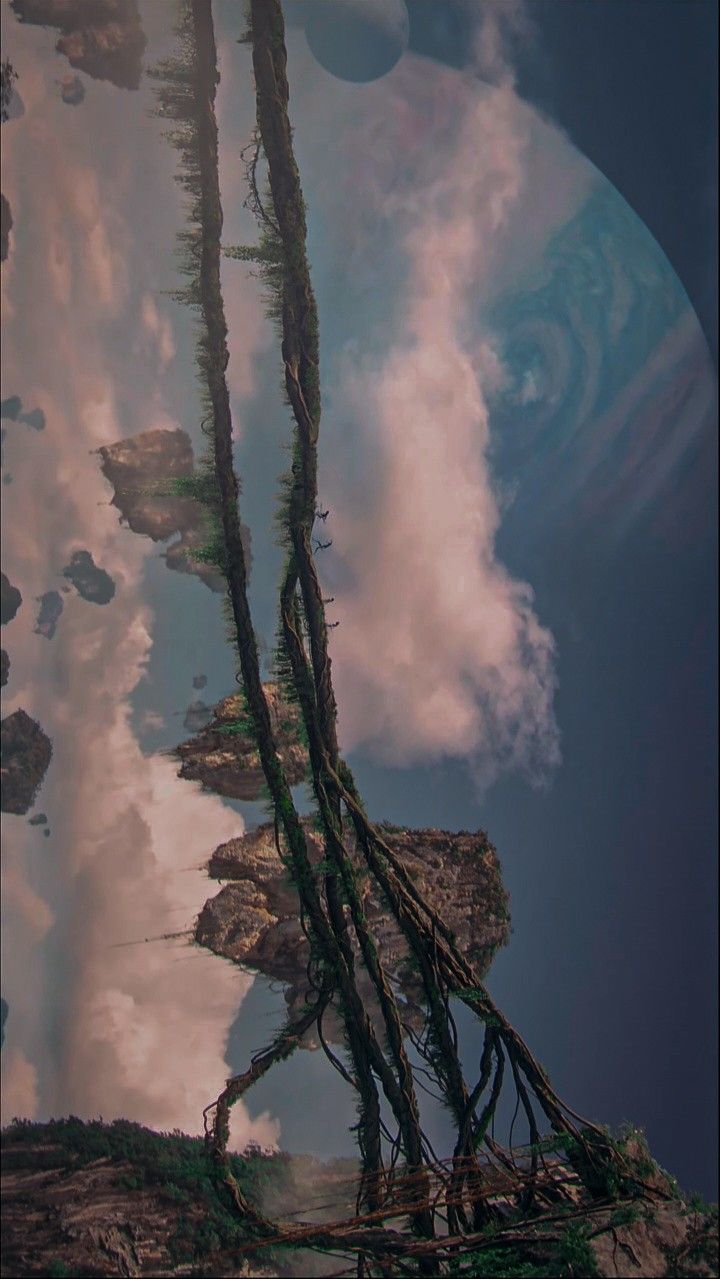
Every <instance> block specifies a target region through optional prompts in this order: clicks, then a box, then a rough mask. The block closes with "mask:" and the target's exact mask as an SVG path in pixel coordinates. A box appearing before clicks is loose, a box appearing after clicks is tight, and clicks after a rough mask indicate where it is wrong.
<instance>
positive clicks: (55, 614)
mask: <svg viewBox="0 0 720 1279" xmlns="http://www.w3.org/2000/svg"><path fill="white" fill-rule="evenodd" d="M38 603H39V605H40V609H39V612H38V616H37V622H36V623H35V627H34V631H35V634H36V635H44V636H45V639H52V637H53V635H54V634H55V631H56V629H57V624H58V622H59V621H60V617H61V615H62V611H63V607H64V605H63V598H62V595H61V594H60V592H59V591H45V594H44V595H40V596H39V597H38Z"/></svg>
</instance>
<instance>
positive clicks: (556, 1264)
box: [0, 1119, 718, 1279]
mask: <svg viewBox="0 0 720 1279" xmlns="http://www.w3.org/2000/svg"><path fill="white" fill-rule="evenodd" d="M641 1146H642V1148H641V1149H640V1151H639V1157H640V1160H641V1162H642V1164H643V1166H644V1168H645V1169H646V1170H648V1169H649V1171H645V1174H644V1175H645V1179H646V1186H647V1190H646V1191H645V1192H643V1193H641V1194H640V1195H639V1196H637V1197H636V1198H635V1199H634V1200H632V1201H631V1202H627V1201H626V1202H625V1203H624V1204H622V1205H621V1206H613V1204H612V1203H610V1204H608V1205H606V1206H603V1205H598V1204H597V1203H595V1202H593V1203H590V1202H588V1201H587V1199H583V1197H582V1194H580V1195H579V1196H578V1198H577V1201H576V1202H575V1203H574V1204H573V1205H571V1206H570V1207H571V1211H569V1212H568V1216H567V1217H566V1218H565V1220H563V1216H562V1214H561V1213H560V1212H558V1213H556V1214H555V1215H554V1216H553V1215H552V1214H551V1215H550V1216H549V1218H547V1220H546V1222H545V1223H543V1222H538V1221H537V1219H536V1217H535V1216H534V1215H533V1214H532V1213H531V1214H530V1215H529V1216H524V1217H523V1216H522V1215H516V1216H515V1217H514V1218H513V1220H512V1222H511V1223H510V1224H509V1225H508V1226H507V1227H506V1228H505V1229H502V1228H501V1227H499V1228H498V1229H496V1230H495V1232H494V1235H493V1237H490V1236H489V1232H486V1237H485V1238H482V1236H480V1237H479V1242H478V1246H477V1249H476V1251H473V1252H470V1251H468V1252H465V1254H464V1257H463V1268H462V1270H461V1269H460V1267H459V1266H458V1269H457V1273H458V1274H460V1273H462V1274H466V1275H517V1276H523V1279H536V1277H537V1279H543V1277H545V1279H546V1277H547V1276H550V1275H561V1274H562V1275H566V1276H569V1277H570V1279H573V1277H574V1279H579V1277H580V1276H590V1275H595V1276H600V1277H601V1279H604V1277H607V1279H620V1277H621V1276H624V1277H625V1279H627V1276H629V1275H632V1276H635V1277H637V1279H666V1277H667V1279H669V1277H670V1276H688V1277H698V1279H699V1277H700V1276H712V1275H717V1273H718V1271H717V1254H718V1246H717V1209H716V1208H714V1207H711V1206H710V1205H705V1204H701V1203H699V1202H697V1201H695V1202H693V1201H690V1202H688V1201H687V1200H686V1199H684V1198H683V1197H682V1196H681V1195H680V1194H679V1192H678V1190H677V1188H676V1187H675V1186H674V1185H673V1183H672V1182H671V1181H670V1179H668V1178H667V1177H666V1176H665V1175H664V1174H663V1173H662V1171H661V1170H660V1169H658V1167H657V1165H656V1164H654V1162H653V1161H652V1160H651V1159H650V1158H649V1156H648V1154H647V1148H646V1147H644V1143H641ZM626 1150H629V1143H626ZM2 1155H3V1159H2V1210H3V1231H2V1240H1V1244H0V1248H1V1251H0V1274H2V1275H3V1276H8V1279H22V1277H24V1276H30V1275H33V1276H35V1275H36V1276H48V1275H55V1276H67V1277H68V1279H69V1277H70V1276H86V1275H87V1276H90V1275H124V1276H141V1275H148V1276H157V1277H158V1279H159V1277H160V1276H166V1275H186V1276H187V1275H206V1276H210V1275H215V1276H219V1277H220V1276H226V1277H227V1279H230V1277H231V1276H238V1279H239V1277H240V1276H258V1277H262V1279H265V1277H267V1279H271V1277H272V1276H275V1279H283V1277H284V1276H291V1275H295V1276H298V1277H299V1276H304V1277H305V1279H311V1277H313V1276H319V1275H322V1274H328V1275H329V1274H338V1273H343V1274H345V1273H348V1274H349V1273H355V1267H354V1266H353V1268H352V1270H350V1268H348V1269H347V1270H343V1269H339V1268H338V1267H339V1266H340V1267H341V1266H342V1265H343V1262H342V1260H341V1259H340V1258H339V1257H338V1255H337V1250H336V1251H335V1253H334V1255H333V1253H330V1254H327V1255H325V1256H322V1255H318V1254H317V1253H313V1252H310V1251H309V1250H302V1249H292V1248H287V1247H285V1248H283V1249H276V1248H275V1249H273V1248H272V1247H270V1248H268V1247H263V1245H262V1241H261V1240H259V1239H258V1238H257V1236H255V1238H254V1240H253V1237H252V1236H251V1235H250V1234H249V1232H248V1231H247V1229H246V1228H244V1226H243V1223H242V1221H241V1220H239V1219H238V1217H237V1215H235V1214H234V1213H233V1212H232V1211H231V1210H229V1201H228V1198H227V1196H226V1195H224V1194H223V1193H222V1191H221V1190H220V1191H218V1189H217V1188H216V1182H215V1179H214V1173H213V1169H212V1166H211V1165H210V1164H209V1162H208V1160H207V1158H206V1156H205V1154H204V1151H203V1146H202V1142H201V1141H200V1140H199V1139H197V1138H190V1137H184V1136H182V1134H180V1133H174V1134H173V1135H172V1136H166V1135H161V1134H159V1133H154V1132H151V1131H150V1130H149V1129H147V1128H142V1127H140V1125H139V1124H131V1123H128V1122H127V1121H125V1120H117V1121H116V1122H115V1123H113V1124H102V1123H97V1122H96V1123H87V1124H84V1123H82V1122H81V1121H80V1120H79V1119H67V1120H56V1121H52V1122H50V1123H47V1124H34V1123H27V1122H25V1123H16V1124H13V1125H11V1126H10V1128H7V1129H5V1131H4V1132H3V1134H2ZM233 1172H234V1174H235V1176H236V1177H237V1179H238V1182H239V1184H240V1187H241V1189H242V1190H243V1192H244V1193H245V1194H246V1195H247V1196H248V1197H249V1198H250V1199H251V1200H252V1201H254V1202H255V1203H258V1204H259V1205H260V1206H261V1207H262V1208H263V1209H264V1210H265V1211H266V1212H267V1213H268V1214H269V1215H270V1216H271V1217H272V1218H273V1219H275V1220H278V1219H279V1220H280V1221H282V1222H284V1223H287V1228H292V1227H293V1226H294V1225H297V1224H298V1223H299V1222H300V1223H303V1222H309V1221H310V1222H325V1223H327V1222H329V1221H338V1220H343V1219H347V1218H348V1217H351V1216H352V1214H353V1211H354V1201H355V1195H356V1191H357V1165H356V1164H355V1163H354V1162H353V1161H350V1160H336V1161H333V1162H332V1163H328V1164H322V1163H320V1161H318V1160H316V1159H311V1158H308V1157H305V1156H300V1157H290V1156H287V1155H282V1154H276V1155H270V1156H267V1155H262V1154H260V1153H259V1152H256V1151H254V1152H248V1153H247V1154H246V1155H245V1156H244V1157H240V1156H234V1157H233ZM568 1172H569V1170H568ZM541 1177H542V1173H541ZM570 1177H572V1174H571V1173H570ZM653 1188H656V1189H657V1190H659V1194H653V1193H652V1190H653ZM393 1226H395V1228H397V1222H390V1227H391V1228H392V1227H393ZM407 1238H408V1246H410V1245H411V1244H412V1243H413V1242H414V1240H413V1237H412V1235H409V1234H408V1236H407ZM253 1243H254V1244H255V1246H254V1247H253V1248H252V1251H250V1252H244V1255H243V1256H242V1257H237V1258H236V1259H233V1250H234V1249H236V1248H238V1247H247V1245H248V1244H253ZM408 1263H409V1264H408V1265H407V1266H405V1267H403V1269H400V1267H398V1271H399V1273H403V1272H406V1273H408V1274H410V1273H417V1270H416V1269H415V1268H414V1267H413V1268H412V1269H411V1267H412V1265H413V1263H412V1262H411V1261H410V1260H409V1258H408ZM401 1264H402V1261H401ZM392 1270H393V1273H395V1266H394V1265H393V1267H392ZM388 1273H389V1271H388ZM443 1273H447V1271H443Z"/></svg>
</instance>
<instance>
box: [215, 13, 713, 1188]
mask: <svg viewBox="0 0 720 1279" xmlns="http://www.w3.org/2000/svg"><path fill="white" fill-rule="evenodd" d="M408 7H409V10H410V18H411V25H410V47H411V49H414V50H415V51H416V52H420V53H423V54H425V55H427V56H431V57H435V58H437V59H438V60H441V61H447V62H448V63H451V64H454V65H462V64H463V62H464V61H465V60H466V51H467V49H468V42H469V26H468V22H469V21H472V20H473V16H474V11H473V10H472V9H471V7H469V6H454V5H452V4H450V3H448V4H443V5H442V6H440V5H429V4H427V3H425V2H424V0H409V4H408ZM529 13H530V15H531V18H532V20H533V25H534V30H533V32H532V38H531V39H530V40H528V39H527V38H526V39H525V40H523V41H518V44H517V47H516V49H515V51H514V62H515V65H516V67H517V71H518V84H519V89H520V92H521V94H522V95H523V96H525V97H526V98H528V99H529V100H530V101H531V102H532V103H533V104H534V105H537V106H539V107H541V108H542V109H543V110H544V111H545V112H546V113H547V114H548V115H549V116H550V118H551V119H553V120H554V121H555V122H556V123H558V124H560V125H561V126H562V127H563V128H564V130H565V131H566V132H567V133H568V135H569V136H570V138H571V139H572V141H573V142H574V143H575V144H576V145H577V147H578V148H579V149H580V150H581V151H582V152H583V153H584V154H585V155H586V156H587V157H588V158H589V159H590V160H592V162H593V163H594V164H595V165H596V166H597V167H598V168H599V169H600V170H601V172H602V173H603V174H605V175H606V176H607V177H608V178H610V180H611V181H612V183H613V184H614V186H615V187H616V188H617V189H618V190H619V191H620V193H621V194H622V195H623V196H624V197H625V199H626V200H627V201H628V203H629V204H630V205H631V207H632V208H633V209H634V210H635V212H636V213H637V214H638V215H639V216H640V218H641V219H642V220H643V221H644V222H645V224H646V225H647V227H648V228H649V230H650V231H651V232H652V234H653V236H654V237H655V239H656V240H657V241H658V243H659V244H660V246H661V248H662V249H663V250H664V251H665V253H666V254H667V257H668V258H669V260H670V262H671V264H672V266H673V267H674V268H675V271H676V272H677V273H678V275H679V277H680V280H681V282H682V284H683V285H684V287H685V289H686V291H687V293H688V295H689V297H690V300H691V302H692V303H693V305H694V307H695V309H696V311H697V313H698V316H699V319H700V321H701V324H702V327H703V330H704V332H705V334H706V337H707V338H708V340H709V343H710V345H711V346H712V348H713V349H714V350H716V341H717V328H716V321H715V309H716V294H717V289H716V278H715V277H716V271H715V266H714V264H715V262H716V254H715V235H716V226H715V224H716V201H715V167H714V155H715V144H716V132H717V130H716V120H717V115H716V107H715V87H716V57H715V44H716V40H715V34H716V29H717V15H716V11H715V7H714V6H713V5H712V4H709V3H704V2H703V0H690V2H689V3H688V4H681V3H666V2H665V0H656V2H651V0H646V2H644V3H636V2H635V0H625V2H624V3H622V4H621V3H612V0H604V2H603V3H573V2H568V3H562V4H560V3H558V2H557V0H550V2H549V3H546V2H545V0H534V3H532V4H531V5H530V6H529ZM652 297H653V298H656V297H659V294H653V295H652ZM648 305H649V306H652V302H648ZM638 323H645V322H641V321H640V320H638ZM699 358H700V360H701V361H702V355H700V357H699ZM658 403H659V404H660V405H662V401H659V402H658ZM670 403H671V404H672V401H670ZM680 411H681V405H680V406H679V407H678V413H680ZM715 412H716V410H711V412H710V415H709V416H708V417H706V418H705V422H704V427H703V429H702V431H701V432H700V433H699V435H698V437H697V439H696V441H695V444H694V446H693V448H692V449H691V450H690V451H689V453H688V455H687V456H686V458H685V462H684V469H683V470H682V471H681V472H680V471H679V472H678V473H677V474H676V476H675V487H674V488H672V487H671V488H669V489H668V491H666V492H665V493H664V494H663V495H662V503H661V505H662V518H659V517H658V513H657V511H655V515H654V517H653V518H654V519H655V523H656V524H657V521H658V519H659V527H660V529H661V532H660V534H659V535H658V532H657V527H655V528H654V527H653V526H652V521H649V522H648V521H643V520H642V519H640V520H639V521H634V522H633V520H630V522H629V531H627V532H626V534H625V535H623V536H622V537H620V536H618V537H615V529H614V527H613V521H614V523H615V524H617V526H618V528H619V527H620V525H621V524H622V523H623V521H624V520H625V518H626V515H627V510H628V509H629V508H631V506H632V504H633V502H634V500H635V498H636V492H635V490H634V489H633V487H632V483H630V484H626V486H625V488H624V489H623V490H622V492H621V494H620V496H618V495H617V494H616V497H615V502H616V506H615V509H614V511H613V508H612V506H611V508H610V512H609V514H608V513H607V512H606V516H605V518H606V525H605V527H603V526H602V522H601V520H598V519H595V520H593V519H592V518H590V517H587V518H586V517H585V516H584V515H583V512H582V510H581V509H580V507H578V506H577V505H575V506H574V507H573V509H572V513H571V516H570V518H569V520H568V521H566V522H565V523H564V524H563V523H562V521H560V522H559V523H558V522H554V521H553V517H552V514H551V512H552V509H553V507H554V506H555V503H556V501H557V491H556V479H557V477H556V476H554V475H553V473H552V469H551V467H549V466H547V465H544V463H543V461H542V459H541V460H540V461H539V463H538V465H539V466H540V468H541V470H540V481H539V483H538V485H537V487H536V488H534V489H533V490H532V492H531V498H532V499H534V500H535V501H536V505H537V514H536V516H535V518H533V517H532V515H531V514H529V512H528V506H527V502H526V503H525V504H523V501H522V497H523V489H522V484H523V480H522V477H521V481H520V483H521V489H520V496H519V499H518V501H516V503H515V504H514V505H513V506H511V507H510V510H509V511H508V512H507V513H506V516H505V518H504V521H503V524H502V527H501V530H500V535H499V539H498V552H499V555H500V558H501V560H502V562H503V563H505V564H506V565H507V567H508V568H509V570H510V571H511V572H512V573H513V574H514V575H517V576H519V577H521V578H523V579H524V580H526V581H528V582H530V583H531V584H532V587H533V589H534V591H535V598H536V605H537V612H538V615H539V617H540V618H541V620H542V622H543V623H544V624H545V625H547V626H549V628H550V629H551V631H552V633H553V635H554V636H555V639H556V642H557V654H558V657H557V669H558V678H559V686H558V693H557V698H556V711H557V717H558V721H559V724H560V727H561V732H562V751H563V763H562V766H561V767H560V769H559V770H558V771H557V773H556V775H555V776H554V778H553V780H552V783H551V785H550V786H549V787H548V789H546V790H542V791H533V790H532V789H531V788H530V787H529V786H528V785H527V783H526V782H524V781H523V780H521V779H518V778H507V779H504V780H501V781H500V782H497V783H496V784H495V785H494V786H493V787H492V788H491V789H490V790H489V791H488V792H487V793H486V794H485V795H484V796H482V795H479V794H478V792H477V791H476V789H475V788H474V786H473V784H472V782H471V781H470V779H469V777H468V773H467V770H466V769H465V768H464V766H463V765H461V764H457V763H450V762H448V763H446V764H445V765H441V766H438V765H432V766H428V767H427V768H415V769H413V770H411V771H397V770H391V769H388V768H385V767H381V766H378V765H376V764H374V763H372V762H371V761H370V760H369V759H368V758H367V756H364V755H363V754H359V755H358V758H357V759H356V760H354V761H353V763H354V766H355V768H356V771H357V774H358V777H359V780H360V783H361V789H362V791H363V793H364V795H365V797H366V799H367V801H368V804H369V807H370V810H371V812H372V813H373V815H375V816H377V817H386V818H388V819H390V820H395V821H398V822H402V823H407V824H412V825H415V826H423V825H433V826H441V827H442V826H444V827H446V828H449V829H459V828H470V829H472V828H475V827H478V826H481V827H483V828H485V829H487V831H488V833H489V834H490V837H491V839H492V840H493V841H494V842H495V844H496V845H497V847H498V850H499V853H500V857H501V861H502V865H503V871H504V875H505V879H506V883H507V885H508V887H509V889H510V893H511V902H512V913H513V921H514V927H515V935H514V937H513V939H512V941H511V944H510V946H509V948H508V949H507V950H506V951H505V952H503V953H502V954H501V955H499V956H498V957H497V959H496V961H495V963H494V966H493V970H492V974H491V987H492V989H493V992H494V994H495V996H496V997H497V998H498V1000H499V1002H500V1004H501V1006H502V1007H503V1008H504V1009H505V1010H506V1012H507V1013H508V1014H509V1015H510V1016H511V1017H512V1018H513V1020H514V1021H515V1024H516V1025H517V1026H518V1029H519V1030H520V1031H521V1033H522V1034H523V1035H524V1036H525V1037H526V1038H527V1039H528V1041H529V1042H530V1043H531V1044H532V1046H533V1049H534V1050H535V1051H536V1052H537V1053H538V1054H539V1057H540V1059H541V1060H542V1061H543V1062H544V1063H545V1064H546V1066H548V1068H549V1069H550V1073H551V1076H552V1078H553V1081H554V1083H555V1085H556V1086H557V1087H558V1089H559V1091H560V1092H561V1094H562V1095H564V1096H565V1097H567V1099H568V1100H569V1101H570V1103H571V1104H573V1105H576V1106H578V1107H579V1108H580V1109H581V1110H582V1111H583V1112H584V1113H588V1114H592V1115H593V1116H594V1117H597V1118H600V1119H601V1120H603V1121H605V1122H608V1123H610V1124H613V1125H615V1124H619V1123H621V1122H623V1121H625V1120H630V1121H632V1122H634V1123H636V1124H639V1125H640V1126H642V1127H644V1128H645V1129H646V1131H647V1134H648V1137H649V1140H650V1144H651V1147H652V1149H653V1151H654V1153H655V1155H656V1157H657V1158H658V1159H659V1160H660V1162H661V1163H663V1164H664V1165H666V1166H667V1167H669V1168H670V1169H671V1170H672V1171H673V1173H674V1174H675V1175H676V1176H677V1177H678V1178H679V1180H680V1182H681V1184H683V1185H684V1186H685V1187H686V1188H688V1189H690V1190H691V1189H696V1188H697V1189H699V1190H701V1191H702V1192H703V1193H705V1194H706V1195H708V1196H715V1195H716V1193H717V1191H716V1184H717V1183H716V1148H717V1143H716V1131H717V1123H716V1113H717V1108H716V1098H717V1090H716V1078H717V1030H716V999H717V995H716V978H715V973H716V962H717V961H716V953H717V943H716V922H715V912H716V901H717V858H716V830H717V792H716V784H715V778H716V773H717V746H716V741H717V731H716V730H717V715H716V705H717V664H716V643H717V608H716V599H717V592H716V543H717V539H716V531H715V530H716V520H715V510H716V495H715V486H714V475H715V469H716V455H717V425H716V417H715V416H714V413H715ZM672 416H673V414H672V409H670V410H668V417H669V419H670V421H671V422H672ZM492 423H493V418H492V415H491V427H492ZM508 424H509V425H511V423H508ZM588 425H589V429H590V432H591V428H590V424H588ZM500 429H501V430H502V426H501V428H500ZM629 433H630V434H632V428H629ZM650 438H651V440H652V436H651V437H650ZM550 443H551V444H552V441H550ZM591 444H592V434H591V433H590V435H589V436H588V438H587V441H586V445H585V447H588V445H591ZM660 444H661V440H660V439H658V438H656V439H655V440H654V442H653V443H651V445H650V446H649V450H648V453H647V455H646V456H645V459H644V462H643V470H642V471H641V473H640V475H641V478H640V479H639V480H638V481H637V483H638V484H641V483H642V475H643V474H644V473H649V472H650V471H651V470H652V467H653V462H654V458H653V452H652V449H653V446H656V447H658V448H659V446H660ZM501 452H502V450H501ZM558 460H559V461H560V462H562V461H563V455H562V454H561V453H559V454H558ZM496 461H497V462H498V468H499V469H498V472H497V473H498V474H500V475H502V465H501V463H502V456H500V458H499V459H496ZM614 461H615V462H617V463H618V466H619V461H620V459H617V458H615V457H613V455H612V454H610V456H609V459H608V466H609V467H611V468H612V465H613V462H614ZM543 466H544V469H542V468H543ZM507 479H508V480H511V479H512V470H511V469H509V471H508V475H507ZM543 482H544V483H545V485H546V490H545V496H543V491H542V483H543ZM618 485H619V481H618ZM663 521H665V524H663ZM663 527H664V528H665V532H664V533H663V532H662V528H663ZM680 527H683V528H684V529H685V532H686V533H687V536H678V530H679V529H680ZM668 530H669V531H668ZM608 535H609V540H608ZM609 543H613V545H612V546H610V544H609ZM254 1010H255V1004H254V1003H253V1004H252V1005H250V1004H248V1005H247V1006H246V1007H244V1008H243V1012H242V1014H241V1020H243V1019H244V1018H245V1017H247V1018H248V1022H247V1023H246V1025H248V1024H249V1020H250V1018H251V1012H253V1011H254ZM238 1029H239V1027H238ZM467 1029H468V1041H467V1043H468V1051H469V1052H470V1053H471V1054H472V1052H473V1051H477V1052H479V1047H480V1045H479V1042H477V1043H474V1042H473V1036H474V1035H475V1036H476V1032H474V1031H473V1030H472V1028H470V1027H468V1028H467ZM233 1038H234V1037H233ZM236 1042H237V1041H236ZM253 1042H254V1041H253ZM236 1051H237V1048H236ZM241 1059H242V1051H239V1052H238V1059H237V1064H238V1066H239V1064H240V1061H241ZM316 1068H317V1063H316V1062H314V1063H310V1062H304V1063H303V1074H304V1076H305V1086H306V1087H308V1088H310V1087H313V1086H314V1085H313V1083H312V1080H313V1078H314V1075H313V1072H314V1071H315V1070H316ZM298 1069H299V1068H298ZM286 1082H287V1081H286ZM295 1086H296V1087H297V1086H298V1085H297V1077H296V1083H295ZM296 1097H297V1094H296V1093H295V1092H293V1094H292V1097H290V1095H289V1096H288V1104H287V1106H286V1105H284V1104H282V1103H281V1106H280V1110H281V1113H282V1119H283V1127H284V1131H286V1132H287V1134H288V1140H289V1142H290V1144H291V1146H292V1137H291V1135H290V1134H291V1126H292V1115H293V1111H294V1110H295V1109H296ZM268 1101H269V1092H268V1094H267V1095H266V1093H265V1092H263V1091H262V1090H261V1092H260V1093H259V1094H258V1096H257V1097H256V1098H255V1099H254V1101H253V1103H252V1105H253V1107H255V1106H257V1108H258V1109H261V1107H262V1105H263V1104H267V1103H268ZM273 1101H274V1104H275V1107H276V1108H277V1106H278V1103H277V1093H275V1094H274V1098H273Z"/></svg>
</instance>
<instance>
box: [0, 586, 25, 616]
mask: <svg viewBox="0 0 720 1279" xmlns="http://www.w3.org/2000/svg"><path fill="white" fill-rule="evenodd" d="M21 604H22V595H21V594H20V592H19V590H18V588H17V586H13V584H12V582H11V581H10V578H9V577H7V576H6V574H5V573H0V623H2V625H3V626H7V624H8V622H11V621H12V620H13V618H14V616H15V614H16V613H17V611H18V609H19V607H20V605H21Z"/></svg>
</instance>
